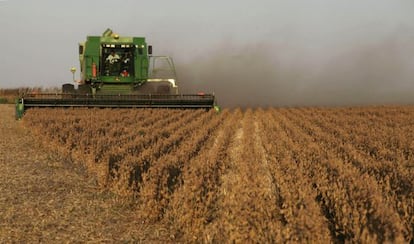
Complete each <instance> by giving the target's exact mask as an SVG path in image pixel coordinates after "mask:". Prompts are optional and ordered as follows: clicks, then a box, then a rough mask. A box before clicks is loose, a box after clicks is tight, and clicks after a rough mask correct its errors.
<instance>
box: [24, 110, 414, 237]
mask: <svg viewBox="0 0 414 244" xmlns="http://www.w3.org/2000/svg"><path fill="white" fill-rule="evenodd" d="M413 119H414V108H413V107H408V106H407V107H402V106H401V107H366V108H331V109H328V108H280V109H274V108H269V109H266V110H264V109H255V110H253V109H247V110H245V111H242V110H240V109H236V110H233V111H229V110H224V111H223V112H221V113H219V114H216V113H215V112H213V111H210V112H206V111H205V110H150V109H144V110H126V109H120V110H110V109H78V110H75V109H47V110H42V109H32V110H29V111H28V112H27V114H26V116H25V117H24V123H25V125H26V126H27V127H28V128H30V129H32V130H33V131H35V133H38V134H39V135H40V137H41V138H42V139H43V141H46V142H47V144H48V145H52V146H54V147H56V148H57V149H58V150H59V151H60V153H61V154H63V155H67V156H69V157H70V158H71V159H72V160H73V161H76V162H80V163H83V164H84V165H85V166H86V167H87V168H88V169H89V170H90V172H91V173H93V174H96V175H97V176H98V179H99V182H100V184H101V185H102V187H104V188H106V189H111V190H112V191H115V192H117V193H118V194H123V195H130V196H132V197H133V198H134V199H135V200H134V201H135V206H136V213H137V215H139V216H141V217H142V219H143V223H144V224H145V222H148V221H150V222H158V223H165V224H166V225H167V226H169V228H170V231H171V232H172V233H174V235H175V237H176V238H179V239H181V240H184V241H195V242H199V241H204V242H210V241H215V242H223V241H248V240H254V241H259V242H286V241H299V242H330V241H333V242H336V241H352V242H359V241H363V242H386V241H392V242H400V241H401V242H404V241H410V240H412V238H413V233H414V218H413V216H414V178H413V177H412V175H413V173H414V172H413V167H412V161H413V160H414V142H413V141H414V140H413V139H414V138H413V137H414V134H413V133H412V132H413V128H414V127H413V122H411V121H414V120H413Z"/></svg>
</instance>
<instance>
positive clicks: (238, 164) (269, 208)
mask: <svg viewBox="0 0 414 244" xmlns="http://www.w3.org/2000/svg"><path fill="white" fill-rule="evenodd" d="M237 127H238V128H237V130H236V133H235V135H234V137H233V141H232V143H231V144H230V148H231V149H230V155H229V159H228V164H227V168H226V172H225V173H224V174H223V176H222V177H221V180H222V187H221V190H220V193H219V194H220V199H221V201H220V203H219V205H220V209H221V210H220V211H221V212H220V217H219V219H220V222H222V232H223V234H224V236H225V239H226V240H228V241H230V242H231V241H235V242H240V241H248V240H250V241H252V240H254V241H258V242H275V241H280V240H281V234H280V232H281V227H282V223H281V219H280V215H279V211H278V209H277V204H276V202H277V201H278V195H277V193H276V190H275V186H274V184H273V183H272V180H271V176H270V175H269V172H268V170H267V168H266V163H265V161H263V155H262V154H260V153H262V152H261V149H260V147H258V140H257V138H255V135H254V133H255V128H254V116H253V111H251V110H247V111H246V112H245V113H244V116H243V118H242V119H241V121H240V122H239V123H238V124H237Z"/></svg>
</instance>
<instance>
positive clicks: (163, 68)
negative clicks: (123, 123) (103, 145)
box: [16, 29, 215, 118]
mask: <svg viewBox="0 0 414 244" xmlns="http://www.w3.org/2000/svg"><path fill="white" fill-rule="evenodd" d="M79 61H80V80H79V81H78V82H77V86H75V84H74V83H66V84H63V85H62V93H60V94H23V95H22V96H21V97H20V98H19V99H18V101H17V104H16V117H17V118H21V117H22V116H23V113H24V111H25V110H26V109H28V108H31V107H128V108H144V107H150V108H214V107H215V97H214V95H213V94H204V93H203V94H200V93H198V94H180V93H179V90H178V85H177V76H176V72H175V67H174V63H173V60H172V58H170V57H168V56H154V55H152V46H150V45H147V43H146V41H145V38H144V37H125V36H119V35H118V34H115V33H113V32H112V30H111V29H107V30H106V31H105V32H104V33H103V34H102V35H101V36H87V38H86V41H85V42H83V43H80V44H79ZM75 71H76V69H75V68H72V69H71V72H72V73H73V74H74V73H75ZM73 77H74V76H73Z"/></svg>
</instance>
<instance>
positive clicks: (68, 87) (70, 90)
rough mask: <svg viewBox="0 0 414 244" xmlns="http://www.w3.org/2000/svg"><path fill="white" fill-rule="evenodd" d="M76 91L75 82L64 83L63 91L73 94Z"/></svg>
mask: <svg viewBox="0 0 414 244" xmlns="http://www.w3.org/2000/svg"><path fill="white" fill-rule="evenodd" d="M74 92H75V86H74V85H73V84H69V83H66V84H63V85H62V93H68V94H73V93H74Z"/></svg>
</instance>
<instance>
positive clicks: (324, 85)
mask: <svg viewBox="0 0 414 244" xmlns="http://www.w3.org/2000/svg"><path fill="white" fill-rule="evenodd" d="M413 54H414V43H412V42H410V41H409V40H407V39H404V38H399V37H398V36H397V37H396V36H389V37H387V38H384V39H382V40H375V41H365V42H361V43H358V42H355V43H352V45H336V46H335V45H334V46H333V47H330V48H325V49H321V50H320V52H319V53H317V52H316V53H312V52H309V50H306V49H305V48H301V47H298V46H294V45H289V44H283V45H280V44H274V43H268V42H264V41H263V42H259V43H255V44H247V45H245V46H240V45H235V44H234V43H224V44H222V45H220V46H219V47H217V48H215V49H213V50H210V51H209V52H208V54H206V55H203V56H199V57H196V58H194V59H193V60H191V61H190V62H187V63H180V64H178V65H177V70H178V78H179V81H180V87H181V92H182V93H194V92H198V91H204V92H214V93H215V95H216V97H217V99H218V103H219V104H220V105H222V106H224V107H259V106H260V107H267V106H347V105H349V106H352V105H384V104H408V103H414V82H413V81H414V69H413V68H414V62H413V58H412V57H413Z"/></svg>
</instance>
